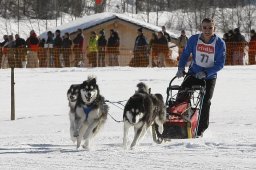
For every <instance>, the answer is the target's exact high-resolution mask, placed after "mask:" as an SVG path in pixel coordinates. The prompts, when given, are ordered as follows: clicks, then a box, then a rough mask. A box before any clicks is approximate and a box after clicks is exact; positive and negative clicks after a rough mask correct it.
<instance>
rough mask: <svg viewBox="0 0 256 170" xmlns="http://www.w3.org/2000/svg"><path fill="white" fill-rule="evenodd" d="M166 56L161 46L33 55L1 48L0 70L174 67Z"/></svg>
mask: <svg viewBox="0 0 256 170" xmlns="http://www.w3.org/2000/svg"><path fill="white" fill-rule="evenodd" d="M170 53H171V51H169V49H168V47H165V48H163V47H162V46H157V47H156V46H154V48H153V47H152V48H149V46H145V47H138V48H136V49H135V50H134V49H128V48H123V47H98V49H97V50H95V51H89V50H87V49H86V50H84V49H81V48H42V47H39V48H38V50H37V51H34V50H30V49H28V48H2V50H1V53H0V62H1V63H0V64H1V68H10V67H15V68H38V67H56V68H61V67H105V66H131V67H150V66H159V67H165V66H176V65H177V62H175V61H172V62H170V60H171V59H170V58H169V54H170ZM152 63H153V64H152ZM166 63H167V64H166ZM170 63H172V65H170Z"/></svg>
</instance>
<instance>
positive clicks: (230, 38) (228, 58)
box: [224, 30, 235, 65]
mask: <svg viewBox="0 0 256 170" xmlns="http://www.w3.org/2000/svg"><path fill="white" fill-rule="evenodd" d="M224 41H225V42H226V48H227V51H226V53H227V54H226V62H225V64H226V65H231V64H232V51H233V47H234V46H235V44H234V31H233V30H229V31H228V33H227V38H226V40H224Z"/></svg>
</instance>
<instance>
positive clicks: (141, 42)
mask: <svg viewBox="0 0 256 170" xmlns="http://www.w3.org/2000/svg"><path fill="white" fill-rule="evenodd" d="M137 34H138V36H137V37H136V39H135V44H134V50H133V54H134V57H133V59H132V60H131V62H130V66H133V67H146V66H148V57H147V45H148V44H147V40H146V38H145V36H144V35H143V32H142V28H139V29H138V30H137Z"/></svg>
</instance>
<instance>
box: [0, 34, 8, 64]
mask: <svg viewBox="0 0 256 170" xmlns="http://www.w3.org/2000/svg"><path fill="white" fill-rule="evenodd" d="M3 39H4V41H3V42H1V43H0V47H1V50H0V68H2V67H3V64H2V63H3V61H2V60H4V57H5V53H4V50H3V47H4V45H5V44H6V43H7V42H8V35H4V36H3Z"/></svg>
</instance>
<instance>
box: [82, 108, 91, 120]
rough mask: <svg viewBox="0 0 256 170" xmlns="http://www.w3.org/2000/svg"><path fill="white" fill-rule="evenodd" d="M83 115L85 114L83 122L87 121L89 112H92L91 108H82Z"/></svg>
mask: <svg viewBox="0 0 256 170" xmlns="http://www.w3.org/2000/svg"><path fill="white" fill-rule="evenodd" d="M83 110H84V113H85V117H86V118H85V120H87V119H88V115H89V113H90V111H92V107H83Z"/></svg>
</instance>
